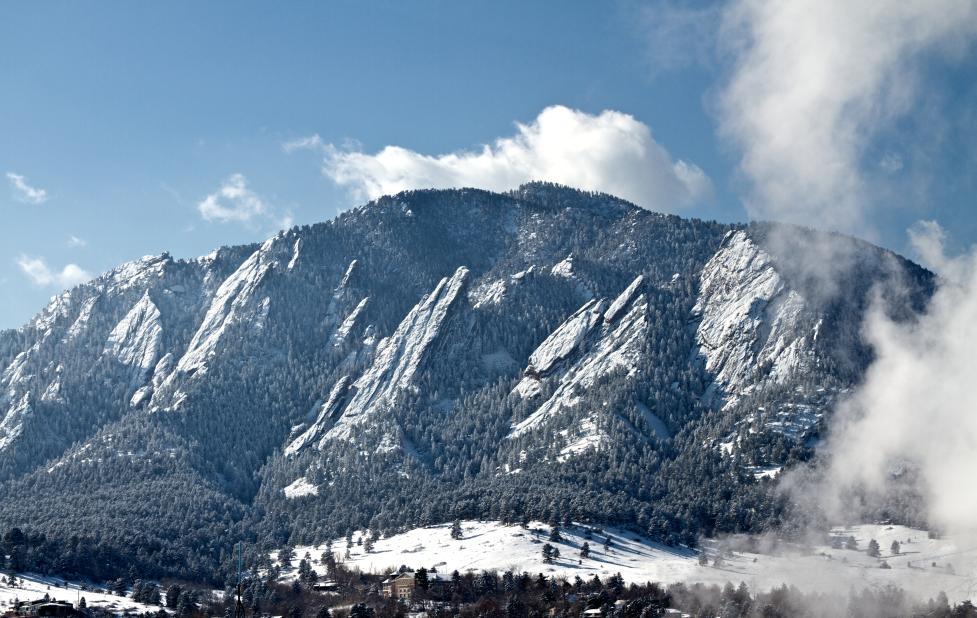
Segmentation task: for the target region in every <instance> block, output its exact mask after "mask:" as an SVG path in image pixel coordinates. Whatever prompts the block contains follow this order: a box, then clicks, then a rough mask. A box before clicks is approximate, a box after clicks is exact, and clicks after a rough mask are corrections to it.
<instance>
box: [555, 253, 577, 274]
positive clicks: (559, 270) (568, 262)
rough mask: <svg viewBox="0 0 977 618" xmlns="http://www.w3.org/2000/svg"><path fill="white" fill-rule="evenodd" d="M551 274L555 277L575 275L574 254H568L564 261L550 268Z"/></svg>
mask: <svg viewBox="0 0 977 618" xmlns="http://www.w3.org/2000/svg"><path fill="white" fill-rule="evenodd" d="M550 274H552V275H553V276H554V277H563V278H565V279H569V278H571V277H573V254H570V255H568V256H566V257H565V258H564V259H563V261H562V262H559V263H558V264H555V265H554V266H553V268H551V269H550Z"/></svg>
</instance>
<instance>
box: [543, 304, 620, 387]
mask: <svg viewBox="0 0 977 618" xmlns="http://www.w3.org/2000/svg"><path fill="white" fill-rule="evenodd" d="M604 305H605V302H604V301H603V300H590V301H587V303H586V304H585V305H584V306H583V307H581V308H580V309H578V310H577V312H576V313H574V314H573V315H572V316H570V317H569V318H568V319H567V320H566V321H565V322H564V323H563V324H561V325H560V326H559V327H558V328H557V329H556V330H555V331H553V332H552V333H551V334H550V336H549V337H547V338H546V339H545V340H544V341H543V343H541V344H539V347H538V348H536V350H535V351H534V352H533V353H532V354H531V355H530V356H529V364H530V367H531V370H530V372H531V373H533V372H535V373H545V372H546V371H548V370H550V369H551V368H552V367H553V365H555V364H556V363H557V362H559V361H561V360H563V359H564V358H566V357H567V356H569V355H570V354H571V353H572V352H573V351H574V350H576V349H577V346H579V345H580V344H581V343H582V342H583V340H584V339H585V338H586V337H587V335H588V334H590V331H591V329H592V328H594V326H595V325H596V324H597V323H598V322H599V321H600V317H601V313H603V311H604Z"/></svg>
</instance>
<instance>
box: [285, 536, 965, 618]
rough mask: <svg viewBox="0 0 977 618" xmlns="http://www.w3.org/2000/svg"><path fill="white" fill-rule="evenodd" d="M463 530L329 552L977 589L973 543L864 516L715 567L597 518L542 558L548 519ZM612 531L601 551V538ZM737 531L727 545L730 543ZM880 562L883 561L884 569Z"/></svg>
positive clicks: (314, 552) (446, 569)
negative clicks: (823, 535)
mask: <svg viewBox="0 0 977 618" xmlns="http://www.w3.org/2000/svg"><path fill="white" fill-rule="evenodd" d="M462 530H463V538H462V539H460V540H453V539H452V538H451V536H450V531H451V526H450V525H448V524H444V525H438V526H430V527H427V528H417V529H414V530H410V531H408V532H405V533H403V534H398V535H395V536H392V537H390V538H386V539H380V540H378V541H377V542H376V544H375V546H374V548H373V551H372V552H371V553H369V554H368V553H366V552H364V550H363V547H362V545H359V544H357V541H358V540H359V539H360V534H359V533H357V534H354V536H353V539H354V541H353V546H352V547H351V548H350V550H349V551H350V558H349V559H348V560H345V559H344V556H345V554H346V540H345V539H336V540H335V541H334V543H333V552H334V554H335V556H336V559H337V560H339V561H340V562H344V563H345V564H346V565H347V566H349V567H358V568H360V569H362V570H364V571H369V572H375V573H383V572H389V571H392V570H394V569H396V568H398V567H400V566H401V565H406V566H408V567H411V568H415V569H416V568H420V567H421V566H424V567H426V568H428V569H430V568H432V567H434V568H436V569H437V571H438V572H439V573H444V574H448V573H451V572H452V571H454V570H458V571H459V572H465V571H467V570H474V571H480V570H490V569H496V570H498V571H505V570H511V571H513V572H521V571H528V572H530V573H539V572H542V573H546V574H548V575H553V576H558V577H566V578H568V579H569V580H571V581H572V580H573V578H574V577H575V576H578V575H579V576H580V577H581V578H583V579H585V580H586V579H588V578H591V577H593V576H594V575H598V576H600V577H601V579H605V578H606V577H607V576H609V575H611V574H614V573H620V574H621V575H622V576H623V577H624V579H625V580H626V581H628V582H646V581H651V582H661V583H672V582H686V583H693V582H703V583H707V584H712V583H715V584H719V585H723V584H725V583H726V582H732V583H734V584H738V583H739V582H746V584H747V585H748V586H749V587H750V588H751V589H754V590H756V589H763V590H766V589H770V588H772V587H776V586H779V585H781V584H783V583H788V584H792V585H795V586H797V587H798V588H800V589H802V590H806V591H834V592H841V593H847V592H848V591H849V590H850V589H851V588H852V587H855V588H860V587H872V588H878V587H882V586H885V585H887V584H895V585H898V586H901V587H902V588H904V589H905V590H906V591H907V592H909V593H910V594H912V595H914V596H917V597H919V598H922V599H926V598H930V597H933V596H935V595H936V594H937V593H938V592H939V591H941V590H942V591H944V592H946V593H947V596H948V597H949V598H950V600H951V601H961V600H964V599H974V598H977V542H973V543H964V542H958V541H954V540H952V539H929V538H928V537H927V533H926V532H925V531H923V530H915V529H912V528H907V527H904V526H885V525H862V526H856V527H853V528H839V529H836V530H835V531H834V532H835V534H837V535H839V536H844V537H847V536H853V537H855V539H856V540H857V543H858V548H859V549H858V550H847V549H834V548H832V547H829V546H823V547H822V546H814V547H808V548H801V547H798V546H795V545H784V544H780V546H779V547H778V549H777V550H776V551H774V550H770V551H763V552H762V553H753V552H746V551H736V550H735V549H734V550H733V551H732V553H729V552H724V557H723V561H722V563H721V564H720V566H718V567H717V566H713V562H714V558H715V556H716V555H717V554H718V553H719V547H720V544H719V543H718V542H711V543H709V544H707V548H706V554H707V556H708V557H709V565H708V566H701V565H700V564H699V560H698V553H696V552H692V551H689V550H686V549H681V548H679V549H676V548H671V547H667V546H664V545H660V544H658V543H654V542H653V541H651V540H649V539H647V538H644V537H641V536H640V535H636V534H634V533H631V532H626V531H624V530H621V529H618V528H613V527H605V528H603V531H602V532H594V533H593V534H592V538H590V539H585V537H584V529H583V528H580V527H576V526H575V527H573V528H571V529H563V530H561V536H562V537H563V539H564V540H563V541H562V542H559V543H552V545H554V547H556V548H557V549H559V551H560V554H561V555H560V558H559V559H557V560H556V561H554V563H553V564H545V563H544V562H543V559H542V547H543V544H544V543H546V542H547V540H548V535H549V527H548V526H547V525H545V524H541V523H537V522H534V523H532V524H530V526H529V528H528V529H524V528H522V527H520V526H505V525H502V524H500V523H497V522H479V521H466V522H462ZM608 535H609V536H610V537H611V544H610V546H609V548H608V549H607V550H606V551H605V549H604V539H605V537H607V536H608ZM871 539H875V540H876V541H877V542H878V543H879V546H880V547H881V557H880V558H872V557H870V556H868V555H867V554H866V552H865V549H866V548H867V547H868V544H869V541H870V540H871ZM584 541H587V542H589V543H590V550H591V551H590V557H589V558H581V557H580V548H581V546H582V545H583V543H584ZM736 541H737V540H736V539H731V540H730V542H729V544H728V546H730V547H735V546H736V545H737V543H736ZM893 541H898V542H899V543H900V545H901V547H900V553H899V554H898V555H892V553H891V549H890V548H891V545H892V542H893ZM324 549H325V547H324V546H319V547H297V548H296V549H295V560H294V562H293V564H292V567H293V569H292V570H291V571H289V572H287V573H286V574H285V576H286V577H294V576H295V569H294V568H295V567H297V566H298V562H299V560H301V559H302V558H303V557H304V556H305V554H306V553H307V552H308V553H309V554H310V555H311V557H312V558H313V561H314V562H313V565H312V566H313V568H315V569H316V570H317V571H319V572H320V573H321V572H322V570H323V569H322V567H321V566H318V562H319V560H320V558H321V555H322V551H323V550H324ZM883 561H884V562H886V563H887V564H888V566H889V567H891V568H888V569H885V568H882V563H883Z"/></svg>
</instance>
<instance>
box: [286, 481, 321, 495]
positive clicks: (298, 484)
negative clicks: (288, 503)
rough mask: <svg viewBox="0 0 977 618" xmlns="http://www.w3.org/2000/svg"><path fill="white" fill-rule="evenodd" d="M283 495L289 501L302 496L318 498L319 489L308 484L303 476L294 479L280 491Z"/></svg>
mask: <svg viewBox="0 0 977 618" xmlns="http://www.w3.org/2000/svg"><path fill="white" fill-rule="evenodd" d="M282 491H283V492H284V493H285V497H286V498H288V499H289V500H293V499H295V498H301V497H303V496H318V495H319V488H318V487H316V486H315V485H313V484H312V483H310V482H309V479H307V478H305V477H304V476H303V477H301V478H297V479H295V480H294V481H293V482H292V483H290V484H289V485H288V486H287V487H285V489H283V490H282Z"/></svg>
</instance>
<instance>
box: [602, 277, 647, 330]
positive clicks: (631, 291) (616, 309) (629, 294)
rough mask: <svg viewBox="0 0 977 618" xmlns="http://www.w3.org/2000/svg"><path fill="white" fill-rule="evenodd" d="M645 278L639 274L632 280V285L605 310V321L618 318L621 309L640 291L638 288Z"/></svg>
mask: <svg viewBox="0 0 977 618" xmlns="http://www.w3.org/2000/svg"><path fill="white" fill-rule="evenodd" d="M644 280H645V278H644V277H643V276H642V275H638V276H637V277H635V279H634V281H632V282H631V285H629V286H628V287H627V288H625V290H624V291H623V292H621V294H620V295H618V297H617V298H615V299H614V302H613V303H611V306H610V307H609V308H608V309H607V311H605V312H604V321H605V322H613V321H614V318H616V317H617V316H618V314H619V313H621V310H622V309H624V308H625V307H626V306H627V305H628V303H630V302H631V299H632V298H634V295H635V293H636V292H637V291H638V288H640V287H641V284H642V283H643V282H644Z"/></svg>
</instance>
